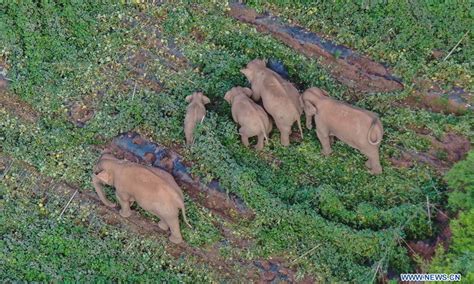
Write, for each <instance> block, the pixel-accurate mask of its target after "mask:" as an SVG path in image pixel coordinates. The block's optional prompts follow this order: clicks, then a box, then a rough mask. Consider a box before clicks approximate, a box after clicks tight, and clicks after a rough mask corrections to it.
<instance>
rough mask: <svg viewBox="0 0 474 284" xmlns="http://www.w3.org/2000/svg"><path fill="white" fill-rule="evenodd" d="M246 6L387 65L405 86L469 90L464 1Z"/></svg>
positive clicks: (470, 52)
mask: <svg viewBox="0 0 474 284" xmlns="http://www.w3.org/2000/svg"><path fill="white" fill-rule="evenodd" d="M247 3H248V4H249V5H251V6H252V7H254V8H257V10H259V11H263V10H264V9H269V10H270V11H271V12H272V13H274V14H277V15H279V16H281V17H283V18H285V19H287V20H288V21H290V22H292V23H293V22H295V23H299V24H300V25H303V26H305V27H307V28H309V29H310V30H312V31H314V32H317V33H321V34H323V35H324V36H326V37H329V38H331V39H332V40H334V41H336V42H337V43H339V44H344V45H347V46H349V47H352V48H354V49H355V50H358V51H361V52H362V53H363V54H367V55H370V56H371V57H372V58H375V59H377V60H380V61H383V62H385V63H387V64H390V65H391V66H393V68H394V70H395V72H396V73H397V74H399V75H401V76H402V77H403V79H404V81H405V82H411V81H412V80H413V79H415V77H424V78H430V79H434V80H435V81H437V82H439V83H441V84H443V85H445V86H451V87H452V86H453V85H460V86H465V87H469V88H470V89H471V90H472V87H473V73H472V62H471V61H470V58H472V57H474V48H473V46H472V44H471V43H472V41H470V38H472V33H471V34H468V35H467V36H465V33H466V32H469V27H471V26H472V25H473V24H474V22H473V17H472V3H471V2H469V1H454V2H450V1H449V2H442V1H403V2H399V1H362V2H361V1H346V2H342V1H336V2H334V1H332V2H331V1H304V0H301V1H286V0H273V1H259V0H250V1H247ZM368 4H369V5H368ZM349 15H350V16H349ZM463 37H464V39H463V41H462V42H461V43H460V45H459V46H458V47H457V48H456V49H455V50H454V52H453V53H452V54H451V55H450V57H449V58H448V59H447V60H446V61H445V60H444V58H445V57H446V56H447V55H448V53H449V52H450V51H451V49H453V48H454V47H455V46H456V44H457V43H458V41H459V40H461V39H462V38H463ZM433 52H441V55H442V56H441V58H435V57H434V56H433ZM470 62H471V63H470Z"/></svg>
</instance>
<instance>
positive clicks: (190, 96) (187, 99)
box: [185, 95, 193, 103]
mask: <svg viewBox="0 0 474 284" xmlns="http://www.w3.org/2000/svg"><path fill="white" fill-rule="evenodd" d="M192 99H193V95H189V96H187V97H186V99H185V100H186V102H187V103H189V102H191V100H192Z"/></svg>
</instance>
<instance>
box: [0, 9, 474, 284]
mask: <svg viewBox="0 0 474 284" xmlns="http://www.w3.org/2000/svg"><path fill="white" fill-rule="evenodd" d="M1 5H3V6H0V7H1V8H2V9H0V10H2V11H4V12H2V14H0V22H1V23H4V25H5V28H4V29H0V30H2V31H3V32H1V33H0V40H1V42H2V45H3V46H5V47H4V49H3V51H2V54H1V56H0V58H4V59H6V60H7V62H8V63H9V65H10V66H11V68H10V69H9V70H8V77H9V78H12V80H13V81H12V83H11V85H10V91H11V92H12V93H13V94H14V95H16V96H18V97H19V98H21V99H22V100H24V101H26V102H27V103H29V104H31V105H32V106H33V108H34V109H35V110H36V111H37V112H38V113H40V115H41V117H40V119H39V121H38V122H36V123H28V122H25V121H22V120H21V119H20V118H18V117H16V116H15V115H14V114H13V113H9V112H7V111H5V110H3V109H1V108H0V139H1V152H2V153H4V154H8V155H10V156H13V157H14V159H15V160H23V161H26V162H28V163H29V164H31V165H32V166H33V167H34V168H35V169H36V170H37V171H39V173H40V174H41V175H44V176H47V177H49V178H52V179H53V180H55V181H66V182H68V183H71V184H74V185H76V186H77V187H79V188H82V190H83V191H88V190H91V188H92V187H91V185H90V180H89V179H90V169H91V168H92V165H93V164H94V162H95V161H96V159H97V157H98V155H99V153H98V150H97V149H96V146H97V145H98V146H100V145H103V144H104V141H108V140H110V139H111V138H113V137H114V136H116V135H117V134H118V133H120V132H124V131H128V130H131V129H135V130H138V131H140V132H141V133H143V134H146V135H147V136H148V137H150V138H151V139H152V140H154V141H156V142H159V143H162V144H164V145H169V146H171V145H176V144H183V139H184V133H183V129H182V122H183V119H184V111H185V107H186V103H185V101H184V98H185V97H186V96H187V95H189V94H190V93H191V92H193V91H195V90H203V91H204V93H205V94H206V95H207V96H208V97H210V98H211V101H212V103H211V105H210V107H209V114H208V117H207V118H206V120H205V122H204V124H203V125H201V126H200V127H199V128H198V129H197V131H196V132H197V134H196V135H195V136H196V142H195V145H194V146H193V147H192V148H184V150H183V153H182V154H183V155H184V156H185V157H186V159H187V160H188V161H192V163H193V168H192V171H193V173H194V174H195V175H199V176H201V177H202V178H204V179H205V180H211V179H213V178H217V179H219V180H220V182H221V183H222V184H223V185H224V187H225V188H226V190H228V192H233V193H236V194H238V195H239V196H240V197H242V198H243V200H244V201H245V203H246V204H247V205H248V206H249V207H250V208H252V209H253V210H254V211H255V212H256V218H255V220H254V221H252V222H247V223H246V222H242V223H236V224H227V223H225V224H226V226H228V227H230V228H231V230H232V232H233V233H235V234H236V235H238V236H241V237H243V238H244V237H245V238H251V239H253V240H254V243H253V244H252V245H250V246H249V247H247V248H236V247H234V246H232V245H230V244H229V245H227V246H226V247H224V248H223V249H222V250H221V254H222V256H223V257H224V258H225V259H229V258H232V257H234V258H236V257H237V258H241V259H245V260H257V259H262V258H268V257H270V256H284V257H285V258H286V259H288V261H292V260H294V259H297V258H298V259H299V261H298V263H297V264H296V266H295V268H297V269H298V277H302V276H303V275H312V276H313V277H315V278H316V279H319V280H322V281H324V280H325V281H350V282H369V281H371V280H372V279H373V277H374V274H375V270H376V268H377V267H378V266H380V268H381V270H382V271H387V270H388V269H389V268H390V269H391V270H394V271H397V272H408V271H413V270H414V265H415V263H414V262H413V261H412V260H411V259H410V258H409V257H408V253H407V251H406V249H405V248H404V247H401V246H400V245H399V244H398V240H399V239H400V238H404V239H407V240H409V239H424V238H429V237H433V236H434V235H435V234H436V231H435V230H430V228H431V227H433V226H432V225H433V224H430V220H429V219H428V215H427V212H426V206H425V202H426V197H427V196H428V197H429V199H430V202H432V203H433V204H436V205H440V206H443V205H444V204H445V203H446V202H447V197H446V192H447V189H448V186H447V185H446V183H445V182H444V181H443V180H442V178H441V177H440V176H439V175H438V174H437V173H436V172H435V171H433V170H432V169H430V168H428V167H427V166H425V165H423V164H416V165H415V166H414V167H412V168H409V169H397V168H395V167H393V166H392V165H391V163H390V162H389V158H390V157H393V156H396V155H399V154H400V150H399V147H402V148H405V149H409V150H415V151H425V150H427V149H428V148H429V146H430V144H429V141H428V140H426V139H420V137H419V136H418V135H417V133H416V132H415V131H414V130H412V129H413V126H420V127H421V126H424V127H426V128H428V129H429V130H430V131H432V133H433V134H434V135H436V136H437V137H442V136H443V135H444V134H445V133H446V132H450V131H454V132H457V133H460V134H463V135H466V136H469V137H470V139H472V133H471V132H470V131H471V125H472V123H473V122H474V119H473V116H472V114H470V113H467V114H465V115H464V116H452V115H446V114H436V113H432V112H428V111H425V110H412V109H409V108H404V107H394V106H393V105H394V103H395V102H397V101H398V100H400V99H401V98H403V96H405V95H406V94H407V92H409V90H405V91H402V92H400V93H395V94H391V95H387V94H375V95H373V96H367V97H362V98H360V99H359V100H357V101H355V102H354V99H353V98H352V97H351V96H350V95H349V93H350V92H348V90H347V88H346V87H345V86H343V85H341V84H339V83H337V82H336V81H335V80H334V79H332V78H331V77H330V75H329V74H328V73H327V72H326V71H324V69H322V68H320V67H319V65H318V62H317V61H316V60H313V59H308V58H306V57H304V56H302V55H300V54H298V53H296V52H295V51H293V50H291V49H290V48H288V47H286V46H284V45H283V44H281V43H280V42H278V41H277V40H275V39H273V38H272V37H270V36H268V35H261V34H259V33H258V32H257V31H256V30H255V29H254V28H253V27H252V26H249V25H246V24H242V23H239V22H236V21H235V20H233V19H231V18H230V17H228V16H227V15H226V11H227V6H226V5H224V4H211V3H207V2H203V3H200V4H195V3H194V4H192V5H189V4H187V3H185V2H179V3H174V4H168V3H165V4H163V5H161V6H153V5H148V6H147V5H118V4H117V5H110V4H97V3H95V2H90V3H87V2H86V3H84V4H72V3H69V4H58V3H51V4H38V5H36V4H35V3H32V2H27V1H25V2H22V3H21V4H18V5H14V4H1ZM252 5H253V6H255V7H260V6H259V5H260V4H259V3H252ZM335 6H336V7H339V9H340V10H336V12H334V13H335V14H336V15H338V17H337V18H334V19H333V21H337V19H339V21H342V20H341V18H342V17H344V18H347V17H346V16H344V14H343V13H342V11H343V10H341V9H343V6H344V5H342V4H341V5H335ZM265 7H266V6H265ZM269 7H271V8H272V9H274V10H275V11H280V10H279V8H278V7H279V6H278V5H276V4H274V5H272V6H269ZM298 9H300V10H302V9H303V8H302V6H296V8H295V9H294V10H295V11H298ZM318 9H319V8H318ZM320 9H321V10H320V11H325V10H323V9H329V7H327V6H322V8H320ZM344 9H345V8H344ZM374 9H379V10H380V9H382V11H383V9H384V8H383V7H382V6H380V5H379V6H377V8H374ZM385 9H391V8H390V7H386V8H385ZM31 10H34V11H35V12H34V13H33V14H32V15H31V16H27V15H29V14H28V13H27V11H31ZM379 10H377V11H378V12H377V15H379V13H381V12H380V11H379ZM370 11H372V10H370ZM403 11H405V10H402V12H397V13H404V12H403ZM436 11H438V10H436ZM405 12H406V11H405ZM281 13H282V14H283V12H281ZM368 14H369V15H370V13H368ZM288 16H291V17H293V16H295V15H293V14H291V15H290V14H288ZM354 17H355V18H361V19H362V20H361V21H363V20H364V19H366V18H367V17H368V15H366V13H360V14H355V15H354ZM394 17H396V18H401V16H400V14H394ZM295 18H297V17H296V16H295ZM350 18H352V17H350ZM374 21H375V20H374ZM301 22H303V20H301ZM367 24H370V25H371V26H372V25H373V22H368V23H367ZM307 25H308V27H310V28H314V27H313V26H311V25H309V24H307ZM452 28H453V29H455V30H456V29H460V28H459V27H458V26H457V25H453V27H452ZM341 30H343V31H344V29H341ZM372 31H373V34H370V37H367V38H365V37H363V36H362V35H359V34H357V33H354V34H353V38H354V42H356V41H357V42H358V40H361V41H363V40H364V39H365V40H367V41H369V39H371V40H372V39H373V38H374V37H376V34H375V30H372ZM456 31H457V30H456ZM460 32H461V31H459V33H460ZM400 33H401V34H404V33H408V31H407V30H404V29H401V30H400ZM454 34H457V33H453V37H454ZM428 36H429V35H426V37H428ZM406 37H408V35H406ZM405 39H406V38H405ZM398 41H400V42H399V43H394V45H389V46H380V45H381V44H379V45H375V46H374V47H373V48H372V49H369V50H370V51H371V52H372V51H373V53H369V55H372V56H374V57H375V58H376V59H379V58H382V57H378V56H376V51H379V52H386V50H391V51H393V52H395V53H397V54H399V52H400V51H399V50H398V48H397V46H396V45H395V44H401V42H402V41H403V37H402V38H400V39H398ZM369 42H370V41H369ZM451 43H452V41H451V40H450V41H447V42H446V43H445V46H449V45H450V44H451ZM360 44H362V43H360ZM437 44H438V43H436V45H435V46H436V47H438V45H437ZM174 46H177V47H179V50H180V51H181V52H182V53H183V55H184V58H185V62H184V63H183V59H182V58H180V57H179V56H177V55H174ZM354 47H356V48H361V47H363V46H361V45H357V44H355V43H354ZM361 49H363V48H361ZM363 50H365V49H363ZM410 50H411V49H410ZM416 50H418V49H416ZM420 50H421V49H420ZM422 50H425V47H423V48H422ZM416 52H418V51H416ZM466 52H469V51H466V50H465V48H463V49H462V51H460V52H456V53H453V55H452V56H451V57H450V60H449V62H448V63H449V66H451V67H452V68H451V69H449V70H464V69H463V68H464V67H465V66H464V65H465V63H464V62H466V61H467V60H466V58H468V57H467V55H469V54H464V53H466ZM137 54H138V55H140V56H141V57H137ZM384 54H385V53H384ZM397 56H398V57H397V58H399V57H400V56H401V55H397ZM404 56H406V57H403V56H402V57H400V58H399V59H400V60H393V61H389V63H391V64H399V65H396V66H395V69H396V70H397V72H400V73H401V74H403V77H404V79H406V78H413V77H414V76H415V74H416V75H418V74H419V73H420V74H422V76H425V75H423V74H426V76H431V75H432V74H436V72H437V71H436V70H438V69H436V68H440V66H441V65H436V66H435V67H429V66H428V65H429V63H428V62H427V61H423V60H421V61H420V60H414V59H413V58H414V57H415V56H414V55H410V56H408V55H404ZM256 57H259V58H270V57H273V58H278V59H280V60H282V61H283V62H284V64H285V66H287V67H288V70H289V74H290V77H291V79H292V81H294V82H295V83H296V84H297V85H298V86H301V87H304V88H305V87H309V86H320V87H322V88H325V89H327V90H328V91H329V93H330V94H331V95H333V96H335V97H337V98H339V99H344V100H349V101H352V102H354V103H355V104H356V105H358V106H360V107H364V108H368V109H371V110H373V111H375V112H377V113H379V114H380V115H381V119H382V122H383V124H384V128H385V132H386V136H385V138H384V142H383V144H382V148H381V156H382V165H383V166H384V173H383V174H382V175H381V176H371V175H369V174H368V173H367V171H366V170H365V168H364V157H363V156H362V155H361V154H359V153H358V152H357V151H355V150H353V149H351V148H349V147H348V146H346V145H344V144H342V143H341V142H337V143H336V144H335V146H334V154H333V155H332V156H331V157H329V158H325V157H323V156H322V155H321V154H320V150H321V147H320V144H319V142H318V141H317V139H316V136H315V134H314V131H311V132H310V131H305V138H304V139H303V140H302V141H301V142H296V141H294V142H292V144H291V146H290V147H288V148H284V147H281V146H280V144H279V142H278V134H277V133H273V135H272V136H271V138H270V144H269V145H268V146H267V147H266V148H265V149H264V151H262V152H261V153H257V152H255V151H254V150H253V149H246V148H243V147H242V146H241V144H240V141H239V136H238V134H237V130H236V129H237V128H236V126H235V124H234V123H233V122H232V118H231V116H230V107H229V106H228V105H227V104H226V103H225V102H224V101H223V99H222V98H223V96H224V94H225V92H226V91H227V90H228V89H230V88H231V87H233V86H235V85H247V84H248V83H247V82H246V80H245V78H244V77H243V75H241V74H240V73H239V69H240V68H241V67H242V66H243V65H245V64H246V63H247V62H248V61H250V60H252V59H254V58H256ZM137 61H138V64H135V63H134V62H137ZM408 64H412V65H411V67H410V66H408V67H409V68H408V67H407V65H408ZM442 64H445V63H442ZM137 66H141V67H140V68H142V69H143V70H142V71H140V70H138V71H137V69H136V68H137ZM419 66H421V67H419ZM405 67H407V68H408V69H409V70H408V71H404V70H405V69H404V68H405ZM421 69H426V70H427V71H426V73H423V72H424V71H423V72H422V71H420V70H421ZM450 72H451V71H450ZM462 72H465V70H464V71H462ZM145 73H146V74H145ZM468 73H469V72H468ZM453 74H455V73H451V75H449V76H448V77H449V78H451V76H453V77H455V76H454V75H453ZM462 74H465V73H462ZM463 76H464V75H462V76H459V78H460V79H459V80H460V81H459V82H458V81H453V80H450V79H449V78H448V79H442V81H443V82H444V83H446V84H447V85H449V84H458V83H459V84H468V83H470V82H469V80H465V79H464V77H463ZM152 79H153V80H156V81H158V82H160V83H161V88H162V89H161V91H155V90H153V89H152V88H151V87H150V86H149V84H148V83H149V82H150V81H151V80H152ZM135 82H136V85H137V88H136V91H135V92H134V91H133V90H134V86H135ZM463 86H467V87H469V85H463ZM408 89H409V87H408ZM132 94H133V95H132ZM90 98H92V99H90ZM76 101H83V102H89V101H92V105H93V107H94V109H95V114H94V117H93V118H92V119H91V120H90V121H89V122H88V123H87V124H86V126H85V127H83V128H78V127H76V126H74V124H72V123H71V122H70V121H69V120H68V111H69V108H70V106H71V103H73V102H76ZM17 172H20V173H21V166H15V168H14V170H12V171H11V172H9V173H8V174H7V175H6V176H5V177H4V180H7V182H5V184H2V196H3V197H4V198H3V199H2V201H1V202H2V203H3V205H4V206H5V209H4V211H5V212H6V213H7V214H5V215H3V214H2V219H0V224H1V226H0V228H2V230H4V231H3V233H7V238H4V240H2V241H1V242H0V244H1V246H2V247H3V248H5V250H2V251H4V252H5V251H6V252H7V255H8V256H9V257H7V258H6V261H5V262H4V263H2V267H5V269H4V270H2V272H1V273H3V274H1V275H0V278H1V279H11V280H15V279H24V280H31V281H33V280H38V281H41V280H45V281H51V280H57V281H61V280H63V281H64V280H74V279H81V280H82V279H87V280H91V281H98V280H105V279H112V280H125V281H147V280H148V281H150V280H152V279H153V280H156V278H157V277H163V278H162V279H165V278H167V277H169V278H168V279H169V281H170V282H174V281H176V282H179V281H184V282H196V281H198V282H207V281H212V280H214V281H215V280H218V279H222V277H223V276H222V275H221V274H219V272H218V271H217V270H216V269H215V267H202V266H196V263H195V261H194V260H193V257H189V258H186V259H185V260H184V261H183V260H181V259H179V258H178V259H176V258H172V257H169V256H167V255H166V254H165V255H163V256H162V254H163V251H165V249H164V248H165V246H168V243H167V241H166V239H165V238H161V237H156V238H150V237H149V236H141V235H137V234H132V233H130V232H128V231H127V230H126V229H124V228H121V227H120V226H111V225H107V224H106V223H105V222H104V221H103V220H102V219H101V216H100V214H98V212H97V210H98V209H97V208H96V207H97V205H94V204H89V205H87V206H86V207H87V208H89V209H87V208H82V207H80V206H78V207H77V208H76V209H75V210H72V211H67V212H66V214H65V215H64V219H61V220H58V219H57V217H58V214H59V212H58V210H60V208H61V207H62V206H61V205H62V204H64V202H67V197H65V196H62V194H61V192H59V191H55V190H54V188H49V189H44V191H41V194H39V196H32V193H31V184H34V179H32V178H30V177H25V178H19V177H18V173H17ZM45 194H47V195H48V199H47V202H46V203H45V204H43V206H39V205H36V204H38V202H40V201H41V200H42V199H41V198H42V197H44V195H45ZM54 200H58V201H54ZM65 200H66V201H65ZM41 202H42V201H41ZM187 206H188V210H187V213H188V217H189V219H190V221H191V223H192V224H193V226H194V227H195V228H196V230H195V231H191V230H189V229H187V228H184V226H183V235H184V238H185V239H186V241H187V242H188V243H189V245H190V246H191V247H193V248H196V249H197V248H207V247H212V246H213V245H215V244H216V243H218V242H221V241H223V240H225V236H223V235H222V234H221V233H220V231H219V230H218V228H216V225H215V222H218V223H222V222H223V221H222V220H221V219H220V218H218V217H217V216H215V215H213V214H211V213H210V212H209V210H208V209H207V208H204V207H202V206H200V205H198V204H193V202H192V201H191V200H187ZM41 208H46V209H41ZM142 213H143V212H142ZM147 217H148V218H153V217H151V216H149V215H147ZM17 219H18V221H17ZM31 223H33V224H35V225H34V226H29V225H28V224H31ZM103 231H107V232H109V233H108V234H107V236H104V235H103V233H101V232H103ZM14 232H18V234H19V235H21V236H23V237H22V238H19V237H18V236H16V235H15V233H14ZM26 235H28V237H24V236H26ZM30 236H31V237H30ZM128 241H130V242H131V243H132V245H131V246H130V248H129V250H127V253H125V252H123V250H122V248H123V243H124V242H125V243H127V244H128ZM314 247H318V249H317V250H313V251H312V253H309V254H305V253H306V252H308V251H310V250H311V249H313V248H314ZM229 255H230V256H229ZM302 255H304V257H301V258H299V257H300V256H302ZM32 256H36V258H32ZM71 260H73V261H74V262H73V263H78V265H69V266H63V265H62V264H63V263H64V262H69V263H71V262H70V261H71ZM161 262H163V263H164V264H161ZM158 263H160V265H158ZM128 265H129V266H128ZM23 267H24V268H23ZM30 267H32V268H31V269H30ZM194 268H195V269H194ZM135 271H141V272H142V274H141V276H140V275H138V274H135ZM207 271H210V272H211V273H210V274H209V275H207V277H208V278H207V279H206V278H205V277H206V272H207ZM156 275H158V276H156ZM99 277H101V278H99ZM87 280H86V281H87Z"/></svg>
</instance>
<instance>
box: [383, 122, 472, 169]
mask: <svg viewBox="0 0 474 284" xmlns="http://www.w3.org/2000/svg"><path fill="white" fill-rule="evenodd" d="M421 131H424V132H425V133H426V130H425V129H421ZM419 135H420V136H422V137H425V138H428V139H429V140H430V141H431V147H430V149H429V150H428V151H427V152H415V151H411V150H406V149H401V150H402V153H401V157H398V158H395V157H391V158H390V161H391V162H392V164H393V165H394V166H395V167H399V168H408V167H411V166H413V163H414V162H415V161H416V162H421V163H425V164H428V165H429V166H431V167H433V168H434V169H436V170H437V171H438V172H439V173H440V174H441V175H443V174H445V173H446V172H447V171H448V170H449V169H450V168H451V167H452V166H453V165H454V164H455V163H456V162H458V161H460V160H462V159H464V157H466V155H467V153H468V152H469V150H470V149H471V143H470V141H469V139H468V138H466V137H464V136H461V135H458V134H456V133H452V132H448V133H446V134H445V135H444V136H443V137H442V138H441V140H439V139H436V138H434V137H433V136H430V135H426V134H419Z"/></svg>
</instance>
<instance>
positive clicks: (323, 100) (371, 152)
mask: <svg viewBox="0 0 474 284" xmlns="http://www.w3.org/2000/svg"><path fill="white" fill-rule="evenodd" d="M303 102H304V111H305V114H306V127H307V128H308V129H311V128H312V122H311V119H312V117H313V116H314V122H315V123H316V128H317V129H316V134H317V135H318V138H319V141H320V142H321V145H322V146H323V154H324V155H329V154H330V153H331V138H332V137H330V136H336V137H337V138H338V139H339V140H341V141H343V142H345V143H347V144H349V145H350V146H351V147H354V148H356V149H358V150H359V151H361V152H362V153H363V154H364V155H366V156H367V157H368V158H369V160H368V161H367V162H366V163H365V165H366V166H367V167H368V168H369V169H370V172H371V173H372V174H380V173H381V172H382V166H381V165H380V160H379V146H380V142H381V141H382V136H383V127H382V123H381V122H380V119H379V118H378V116H377V114H375V113H373V112H370V111H367V110H364V109H360V108H356V107H353V106H351V105H348V104H346V103H344V102H341V101H337V100H335V99H332V98H330V97H329V96H328V94H327V93H326V92H325V91H323V90H321V89H319V88H310V89H308V90H306V91H305V92H304V93H303Z"/></svg>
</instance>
